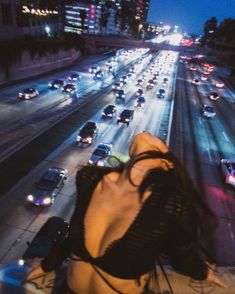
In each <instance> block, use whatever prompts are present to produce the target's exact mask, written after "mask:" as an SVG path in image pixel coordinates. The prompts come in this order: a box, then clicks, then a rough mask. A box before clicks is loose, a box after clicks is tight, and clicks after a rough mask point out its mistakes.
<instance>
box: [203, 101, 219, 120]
mask: <svg viewBox="0 0 235 294" xmlns="http://www.w3.org/2000/svg"><path fill="white" fill-rule="evenodd" d="M202 115H203V116H205V117H208V118H212V117H214V116H215V115H216V112H215V111H214V108H213V107H212V106H209V105H206V104H205V105H203V107H202Z"/></svg>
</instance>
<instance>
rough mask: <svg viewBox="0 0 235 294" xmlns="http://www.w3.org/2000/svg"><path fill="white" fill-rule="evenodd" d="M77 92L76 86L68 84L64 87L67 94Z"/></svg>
mask: <svg viewBox="0 0 235 294" xmlns="http://www.w3.org/2000/svg"><path fill="white" fill-rule="evenodd" d="M75 91H76V86H75V85H74V84H67V85H65V86H64V87H63V92H65V93H71V94H73V93H75Z"/></svg>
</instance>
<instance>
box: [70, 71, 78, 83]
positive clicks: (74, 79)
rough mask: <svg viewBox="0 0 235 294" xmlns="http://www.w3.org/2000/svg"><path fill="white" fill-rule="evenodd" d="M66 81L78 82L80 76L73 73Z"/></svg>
mask: <svg viewBox="0 0 235 294" xmlns="http://www.w3.org/2000/svg"><path fill="white" fill-rule="evenodd" d="M68 79H69V80H70V81H71V82H76V81H78V80H80V75H79V74H77V73H74V74H71V75H70V76H69V77H68Z"/></svg>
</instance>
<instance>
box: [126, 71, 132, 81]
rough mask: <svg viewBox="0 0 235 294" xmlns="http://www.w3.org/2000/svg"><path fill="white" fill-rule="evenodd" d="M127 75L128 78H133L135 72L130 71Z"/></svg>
mask: <svg viewBox="0 0 235 294" xmlns="http://www.w3.org/2000/svg"><path fill="white" fill-rule="evenodd" d="M126 76H127V78H128V80H132V79H133V74H132V73H131V72H129V73H128V74H127V75H126Z"/></svg>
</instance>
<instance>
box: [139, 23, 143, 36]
mask: <svg viewBox="0 0 235 294" xmlns="http://www.w3.org/2000/svg"><path fill="white" fill-rule="evenodd" d="M142 28H143V25H142V23H140V24H139V26H138V39H140V32H141V30H142Z"/></svg>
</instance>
